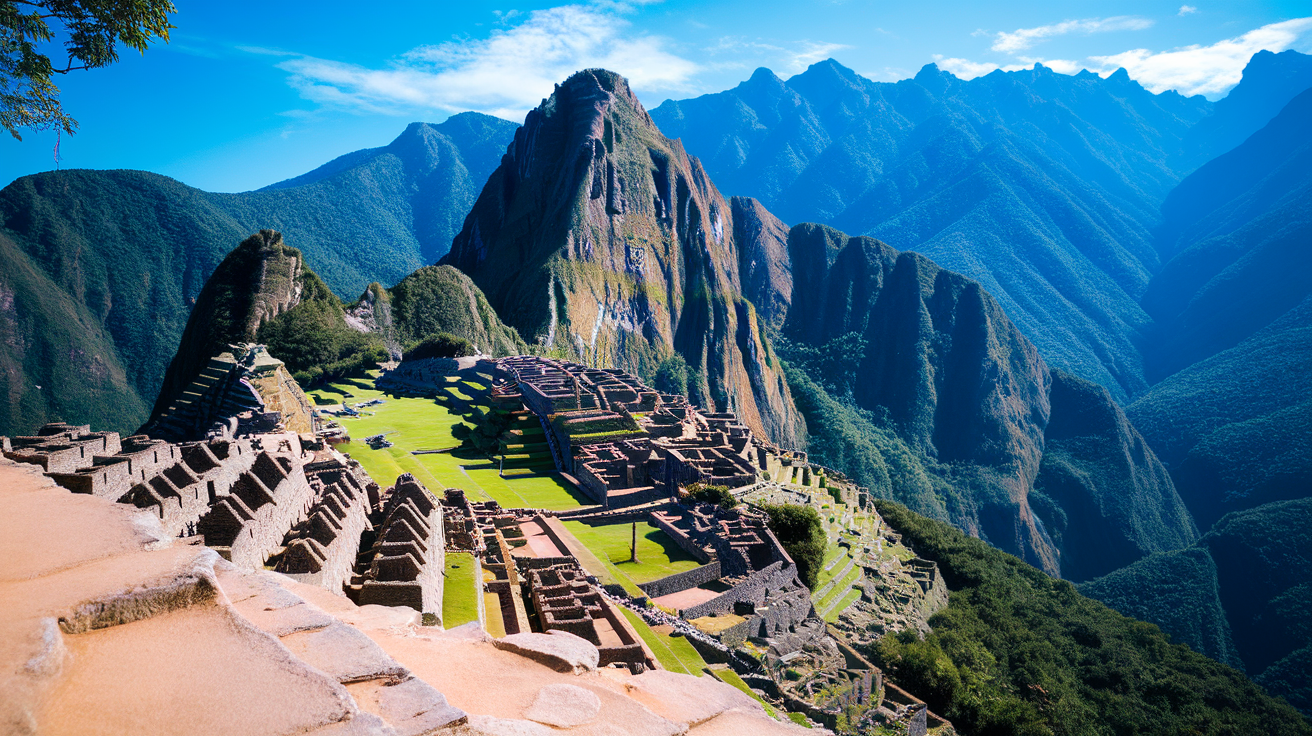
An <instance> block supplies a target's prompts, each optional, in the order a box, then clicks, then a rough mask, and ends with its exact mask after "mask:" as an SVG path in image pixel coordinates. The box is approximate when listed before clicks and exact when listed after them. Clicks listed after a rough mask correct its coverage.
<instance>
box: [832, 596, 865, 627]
mask: <svg viewBox="0 0 1312 736" xmlns="http://www.w3.org/2000/svg"><path fill="white" fill-rule="evenodd" d="M860 597H861V591H860V590H858V589H856V588H848V589H847V595H845V596H843V598H842V600H840V601H839V602H838V605H836V606H834V607H833V608H832V609H831V610H830V611H829V613H826V614H825V616H824V618H825V620H826V621H828V622H829V623H833V622H835V621H837V620H838V614H840V613H842V612H843V611H846V610H847V607H848V606H850V605H852V604H853V603H856V600H857V599H858V598H860Z"/></svg>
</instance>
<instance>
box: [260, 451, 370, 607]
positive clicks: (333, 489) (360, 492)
mask: <svg viewBox="0 0 1312 736" xmlns="http://www.w3.org/2000/svg"><path fill="white" fill-rule="evenodd" d="M305 477H306V478H307V479H308V480H309V482H310V487H311V488H313V489H314V491H315V493H316V500H315V502H314V505H313V506H311V507H310V511H309V514H308V515H307V516H306V518H305V519H304V520H303V521H301V522H299V523H297V524H296V525H294V526H293V527H292V528H291V531H289V532H288V533H287V536H286V538H285V539H284V540H283V547H284V548H285V550H286V551H284V552H283V554H282V557H281V559H279V560H278V563H277V565H276V566H275V567H274V569H275V570H277V571H278V572H281V573H284V574H286V575H290V576H292V577H294V578H296V579H297V580H299V581H301V582H303V583H309V584H311V585H319V586H322V587H324V588H327V589H329V590H344V589H345V588H346V586H347V585H348V584H349V583H350V582H351V578H352V576H353V575H354V574H355V568H356V564H357V556H358V552H359V548H360V539H361V536H362V535H363V534H364V533H365V532H366V531H367V530H371V529H372V528H373V527H372V525H371V524H370V522H369V516H370V515H371V514H372V513H375V512H376V511H378V510H380V509H381V504H380V500H379V488H378V484H377V483H374V482H373V481H371V480H369V478H368V476H367V475H365V474H364V472H363V471H361V470H360V469H359V465H355V464H351V465H346V466H344V465H341V464H340V463H337V462H334V461H331V460H329V461H316V462H312V463H309V464H307V465H306V466H305Z"/></svg>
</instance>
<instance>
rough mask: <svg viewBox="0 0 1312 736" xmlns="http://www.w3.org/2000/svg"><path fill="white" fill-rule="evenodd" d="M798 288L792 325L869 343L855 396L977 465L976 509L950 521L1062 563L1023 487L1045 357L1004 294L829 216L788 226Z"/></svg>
mask: <svg viewBox="0 0 1312 736" xmlns="http://www.w3.org/2000/svg"><path fill="white" fill-rule="evenodd" d="M788 250H789V254H790V256H791V260H792V273H793V299H792V307H791V309H790V311H789V313H788V319H787V322H786V323H785V325H784V333H785V334H786V335H788V336H790V337H792V338H793V339H796V340H798V341H800V342H805V343H809V344H813V345H822V344H824V343H825V342H827V341H829V340H832V339H835V338H838V337H841V336H842V335H844V334H848V333H852V332H856V333H859V334H860V335H861V337H862V338H863V339H864V340H865V341H866V342H865V345H866V347H865V353H864V355H862V356H861V361H860V368H859V370H860V374H859V375H860V380H858V381H856V383H855V385H854V387H853V392H854V395H853V398H854V399H855V401H856V403H857V404H858V405H859V406H861V407H863V408H867V409H870V410H876V409H879V410H880V411H886V412H887V414H888V417H889V420H890V422H891V424H892V425H893V426H895V427H896V428H897V430H898V432H899V434H900V435H901V436H902V437H903V438H904V439H906V441H907V442H908V444H909V445H910V446H911V447H913V448H914V449H915V450H917V451H919V452H921V453H923V454H924V455H925V456H927V457H932V458H935V459H937V460H938V461H939V462H942V463H956V464H966V465H970V466H973V467H974V468H975V469H977V471H978V472H976V473H975V475H976V485H978V486H980V487H979V488H972V489H970V493H971V495H973V496H974V498H972V499H971V506H973V508H966V509H959V510H956V511H955V512H954V511H953V510H947V509H945V510H944V512H946V513H947V514H948V515H949V516H950V517H953V521H954V522H955V523H957V524H958V525H959V526H963V527H964V528H966V529H967V530H968V531H971V532H973V533H976V534H979V535H981V536H984V537H986V538H987V539H988V540H989V541H990V542H992V543H993V544H995V545H997V546H998V547H1000V548H1002V549H1004V550H1006V551H1008V552H1011V553H1013V554H1016V555H1018V556H1020V557H1022V558H1024V559H1025V560H1026V561H1027V562H1030V563H1031V564H1033V565H1035V566H1037V567H1040V568H1042V569H1044V570H1047V571H1048V572H1051V573H1053V574H1056V573H1057V572H1058V571H1059V569H1060V563H1059V560H1058V554H1057V550H1056V549H1055V547H1054V545H1053V544H1052V541H1051V540H1050V539H1049V538H1048V535H1047V533H1046V531H1045V530H1044V529H1043V525H1042V522H1040V521H1038V520H1037V519H1035V517H1034V515H1033V513H1032V512H1031V510H1030V508H1029V504H1028V502H1027V498H1026V497H1027V494H1028V492H1029V489H1030V488H1031V486H1032V485H1033V482H1034V478H1035V476H1036V475H1037V474H1038V470H1039V461H1040V459H1041V457H1042V455H1043V430H1044V428H1045V427H1046V426H1047V424H1048V413H1049V405H1048V388H1049V385H1050V380H1051V379H1050V378H1049V374H1048V368H1047V365H1046V364H1045V363H1044V361H1043V358H1041V357H1040V356H1039V354H1038V351H1037V350H1036V349H1035V348H1034V346H1033V345H1032V344H1031V343H1030V342H1029V341H1028V340H1026V339H1025V338H1024V337H1023V336H1022V335H1021V334H1020V332H1019V331H1017V330H1016V328H1015V327H1014V326H1013V325H1012V324H1011V322H1010V321H1009V320H1008V319H1007V317H1006V315H1005V314H1004V313H1003V311H1002V308H1001V307H1000V306H998V303H997V302H996V301H994V300H993V298H992V297H991V296H989V295H988V294H987V293H986V292H985V291H984V289H983V288H982V287H981V286H980V285H979V284H978V283H976V282H974V281H971V280H970V279H967V278H965V277H964V276H960V275H958V274H955V273H952V272H950V271H946V270H943V269H941V268H939V267H938V266H936V265H934V263H933V262H931V261H930V260H929V259H927V258H925V257H924V256H921V255H918V254H915V253H909V252H899V251H897V250H895V249H893V248H891V247H889V246H887V245H885V244H884V243H881V242H879V241H878V240H875V239H873V238H850V237H848V236H847V235H845V234H843V233H840V232H838V231H837V230H834V229H832V228H828V227H825V226H823V225H811V224H804V225H798V226H796V227H794V228H793V229H792V231H791V232H790V233H789V239H788Z"/></svg>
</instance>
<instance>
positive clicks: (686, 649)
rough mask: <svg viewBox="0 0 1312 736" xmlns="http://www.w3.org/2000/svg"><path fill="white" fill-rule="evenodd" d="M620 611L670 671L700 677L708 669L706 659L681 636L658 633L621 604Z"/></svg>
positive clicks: (658, 659)
mask: <svg viewBox="0 0 1312 736" xmlns="http://www.w3.org/2000/svg"><path fill="white" fill-rule="evenodd" d="M619 609H620V613H622V614H624V617H625V618H626V619H628V620H629V624H631V625H632V626H633V628H634V630H635V631H637V632H638V636H639V637H641V638H642V640H643V641H644V642H646V644H647V648H648V649H650V650H651V652H652V654H654V655H656V661H658V662H660V664H661V667H664V668H665V669H667V670H669V671H670V672H678V673H680V674H685V675H697V676H698V677H700V676H701V675H702V673H703V672H705V671H706V660H704V659H702V655H700V654H698V653H697V650H696V649H694V648H693V646H692V644H689V643H688V640H687V639H685V638H683V637H681V636H665V635H663V634H658V633H656V632H655V631H653V630H652V628H651V627H650V626H648V625H647V622H646V621H643V620H642V618H641V617H639V616H638V614H636V613H634V612H633V611H630V610H629V609H628V608H626V607H624V606H619Z"/></svg>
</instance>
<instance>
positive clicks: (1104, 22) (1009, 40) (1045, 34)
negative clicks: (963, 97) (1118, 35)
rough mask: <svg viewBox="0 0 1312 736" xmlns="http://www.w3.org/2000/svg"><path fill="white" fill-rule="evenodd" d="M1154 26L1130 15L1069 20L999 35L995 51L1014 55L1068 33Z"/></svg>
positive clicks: (994, 43)
mask: <svg viewBox="0 0 1312 736" xmlns="http://www.w3.org/2000/svg"><path fill="white" fill-rule="evenodd" d="M1152 24H1153V22H1152V21H1151V20H1149V19H1147V18H1136V17H1134V16H1130V15H1118V16H1116V17H1114V18H1085V19H1083V20H1067V21H1062V22H1061V23H1054V24H1052V25H1050V26H1039V27H1037V28H1020V29H1017V30H1015V31H1013V32H1011V33H999V34H998V35H997V36H995V37H994V39H993V50H994V51H1000V52H1002V53H1004V54H1014V53H1016V52H1017V51H1024V50H1026V49H1028V48H1031V47H1033V46H1034V44H1036V43H1038V42H1040V41H1042V40H1043V39H1045V38H1051V37H1052V36H1061V35H1065V34H1067V33H1083V34H1085V35H1088V34H1090V33H1107V32H1109V31H1142V30H1144V29H1145V28H1149V27H1150V26H1152Z"/></svg>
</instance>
